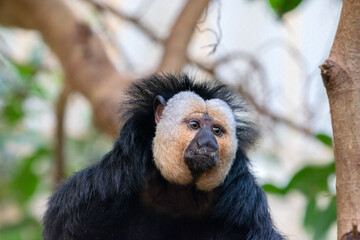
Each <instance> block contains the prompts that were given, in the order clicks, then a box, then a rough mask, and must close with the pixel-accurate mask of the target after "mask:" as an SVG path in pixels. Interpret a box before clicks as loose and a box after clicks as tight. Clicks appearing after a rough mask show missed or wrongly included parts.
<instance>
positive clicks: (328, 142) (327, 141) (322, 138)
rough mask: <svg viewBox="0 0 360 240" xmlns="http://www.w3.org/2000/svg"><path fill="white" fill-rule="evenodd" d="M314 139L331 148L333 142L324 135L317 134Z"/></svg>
mask: <svg viewBox="0 0 360 240" xmlns="http://www.w3.org/2000/svg"><path fill="white" fill-rule="evenodd" d="M315 137H316V138H317V139H318V140H319V141H320V142H322V143H323V144H325V146H328V147H331V148H332V147H333V141H332V138H331V137H330V136H329V135H326V134H324V133H319V134H317V135H315Z"/></svg>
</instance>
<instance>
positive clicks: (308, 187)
mask: <svg viewBox="0 0 360 240" xmlns="http://www.w3.org/2000/svg"><path fill="white" fill-rule="evenodd" d="M315 137H316V139H318V140H319V141H320V142H322V143H323V144H324V145H325V146H327V147H330V148H332V139H331V137H330V136H328V135H326V134H323V133H321V134H317V135H316V136H315ZM334 177H335V162H334V160H331V162H330V163H329V164H326V165H322V166H318V165H307V166H304V167H303V168H302V169H300V170H299V171H298V172H296V173H295V174H294V176H293V177H292V178H291V180H290V181H289V183H288V184H287V185H286V186H285V187H279V186H275V185H273V184H264V185H263V189H264V190H265V191H266V192H268V193H272V194H277V195H282V196H284V195H286V194H289V193H290V192H291V191H298V192H300V193H301V194H302V195H304V196H305V198H306V210H305V216H304V221H303V222H304V226H305V227H306V228H307V229H308V230H309V232H311V233H312V234H313V239H314V240H322V239H324V240H325V239H326V233H327V232H328V230H329V228H330V227H331V225H332V224H333V223H334V222H336V196H335V194H334V193H333V192H332V185H333V182H331V180H332V179H334ZM324 199H325V200H327V202H325V203H323V201H322V200H324Z"/></svg>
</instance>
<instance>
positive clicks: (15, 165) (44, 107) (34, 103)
mask: <svg viewBox="0 0 360 240" xmlns="http://www.w3.org/2000/svg"><path fill="white" fill-rule="evenodd" d="M42 61H43V59H42V50H41V49H39V48H36V49H34V51H33V54H30V56H29V58H28V59H27V60H26V61H25V62H18V61H15V60H14V59H11V58H10V57H9V56H7V55H6V54H4V53H1V52H0V115H1V118H0V239H1V240H24V239H25V240H40V239H42V238H41V232H42V226H41V217H42V213H43V210H44V208H45V205H46V198H47V196H49V195H50V194H51V192H52V190H53V189H54V183H53V179H52V174H51V173H52V172H53V169H52V167H53V165H52V161H53V157H54V156H53V155H54V149H53V144H52V141H53V136H52V133H51V132H50V133H49V132H48V130H44V129H50V128H49V127H48V126H46V122H45V123H44V119H43V118H44V116H45V117H46V118H45V119H48V118H49V117H50V118H54V106H55V101H56V99H57V96H58V92H59V90H58V89H60V88H61V85H62V82H61V74H59V73H58V72H59V69H48V68H47V67H45V66H43V62H42ZM44 78H46V81H44ZM88 117H91V116H88ZM53 120H54V119H53ZM85 122H86V121H85ZM89 125H90V124H89ZM94 139H96V140H94ZM110 144H111V141H110V140H109V139H107V137H106V136H102V135H101V134H100V133H98V132H97V131H96V130H95V129H94V128H92V127H91V125H90V126H89V128H88V129H87V131H86V133H85V135H81V136H67V137H66V139H65V145H66V158H67V159H74V161H68V163H67V164H66V173H65V174H66V175H70V174H71V173H72V172H74V171H75V170H78V169H79V168H83V167H85V166H87V165H89V164H91V163H92V162H95V161H98V160H99V159H100V158H101V156H102V155H103V154H104V152H105V151H106V148H107V147H110Z"/></svg>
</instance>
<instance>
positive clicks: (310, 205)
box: [304, 197, 318, 229]
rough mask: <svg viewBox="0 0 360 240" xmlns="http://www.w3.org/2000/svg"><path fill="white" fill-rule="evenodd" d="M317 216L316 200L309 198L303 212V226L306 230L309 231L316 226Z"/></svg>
mask: <svg viewBox="0 0 360 240" xmlns="http://www.w3.org/2000/svg"><path fill="white" fill-rule="evenodd" d="M317 216H318V211H317V208H316V199H315V197H311V198H310V199H309V200H308V202H307V206H306V210H305V217H304V226H305V227H307V228H308V229H311V227H314V226H316V224H317Z"/></svg>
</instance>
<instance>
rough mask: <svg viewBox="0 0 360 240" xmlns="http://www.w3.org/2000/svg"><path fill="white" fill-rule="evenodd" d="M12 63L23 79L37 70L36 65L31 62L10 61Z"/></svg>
mask: <svg viewBox="0 0 360 240" xmlns="http://www.w3.org/2000/svg"><path fill="white" fill-rule="evenodd" d="M12 64H13V66H14V67H15V69H16V70H17V72H18V74H19V76H20V77H21V79H23V80H26V79H29V78H30V77H32V76H34V75H35V74H36V72H37V66H34V65H33V64H22V63H18V62H14V61H12Z"/></svg>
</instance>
